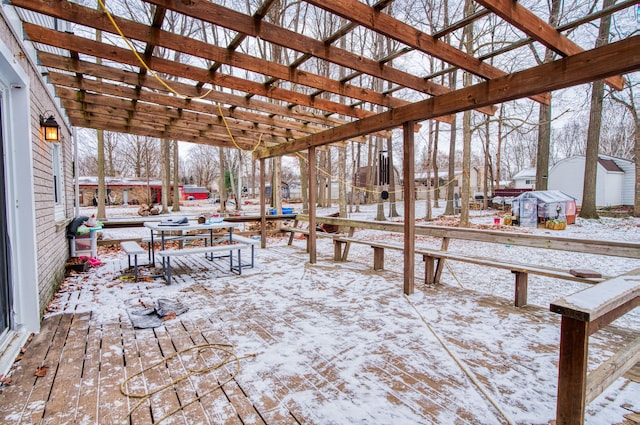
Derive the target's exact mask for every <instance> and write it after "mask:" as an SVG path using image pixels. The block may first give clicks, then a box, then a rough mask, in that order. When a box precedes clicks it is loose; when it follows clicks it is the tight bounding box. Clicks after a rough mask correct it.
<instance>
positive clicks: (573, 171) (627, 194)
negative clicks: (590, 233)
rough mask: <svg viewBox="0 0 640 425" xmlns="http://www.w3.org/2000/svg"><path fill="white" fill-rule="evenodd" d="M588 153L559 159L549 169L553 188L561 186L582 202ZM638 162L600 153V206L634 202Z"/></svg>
mask: <svg viewBox="0 0 640 425" xmlns="http://www.w3.org/2000/svg"><path fill="white" fill-rule="evenodd" d="M584 167H585V157H584V156H581V155H579V156H572V157H569V158H565V159H563V160H561V161H558V163H557V164H555V165H554V166H553V167H552V168H551V170H550V171H549V189H554V190H561V191H562V192H564V193H566V194H568V195H571V196H573V197H574V198H576V203H577V204H578V205H582V189H583V185H584ZM634 184H635V166H634V163H633V162H632V161H629V160H626V159H620V158H613V157H610V156H607V155H599V156H598V169H597V174H596V206H598V207H608V206H617V205H633V201H634V199H633V198H634Z"/></svg>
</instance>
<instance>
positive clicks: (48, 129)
mask: <svg viewBox="0 0 640 425" xmlns="http://www.w3.org/2000/svg"><path fill="white" fill-rule="evenodd" d="M45 115H46V112H45ZM45 115H40V127H42V132H43V133H44V140H45V142H52V143H55V142H58V141H60V134H59V132H60V126H59V125H58V122H57V121H56V119H55V118H54V117H53V115H49V117H48V118H46V117H45Z"/></svg>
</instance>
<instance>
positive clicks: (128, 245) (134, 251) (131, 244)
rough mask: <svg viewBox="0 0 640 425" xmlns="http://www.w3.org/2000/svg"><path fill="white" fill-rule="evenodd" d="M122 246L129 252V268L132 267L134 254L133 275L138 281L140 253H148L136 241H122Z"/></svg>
mask: <svg viewBox="0 0 640 425" xmlns="http://www.w3.org/2000/svg"><path fill="white" fill-rule="evenodd" d="M120 248H122V250H123V251H124V252H125V253H126V254H127V258H128V260H129V268H131V256H133V264H134V266H133V277H134V279H135V281H136V282H137V281H138V255H143V254H145V253H146V251H145V250H144V248H142V247H141V246H140V245H138V243H137V242H135V241H124V242H120Z"/></svg>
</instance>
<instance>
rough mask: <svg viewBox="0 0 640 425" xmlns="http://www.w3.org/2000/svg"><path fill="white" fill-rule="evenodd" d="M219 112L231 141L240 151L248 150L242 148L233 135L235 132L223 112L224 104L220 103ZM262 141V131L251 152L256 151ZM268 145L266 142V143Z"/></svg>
mask: <svg viewBox="0 0 640 425" xmlns="http://www.w3.org/2000/svg"><path fill="white" fill-rule="evenodd" d="M218 112H219V113H220V118H222V122H223V123H224V126H225V128H226V129H227V133H228V134H229V137H230V138H231V142H233V145H234V146H235V147H236V148H237V149H238V150H240V151H243V152H244V151H246V150H245V149H242V148H241V147H240V146H238V144H237V143H236V139H235V138H234V137H233V134H231V128H229V124H227V119H226V118H225V117H224V114H223V113H222V106H221V105H220V104H219V103H218ZM261 142H262V133H260V138H259V139H258V143H257V144H256V145H255V146H254V147H253V149H251V151H250V152H251V153H253V152H255V151H256V149H258V147H259V146H260V143H261ZM265 145H266V143H265Z"/></svg>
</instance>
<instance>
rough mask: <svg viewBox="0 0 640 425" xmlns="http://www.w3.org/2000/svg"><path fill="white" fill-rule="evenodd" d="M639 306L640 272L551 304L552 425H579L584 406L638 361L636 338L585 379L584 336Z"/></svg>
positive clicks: (639, 347)
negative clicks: (555, 341) (554, 358)
mask: <svg viewBox="0 0 640 425" xmlns="http://www.w3.org/2000/svg"><path fill="white" fill-rule="evenodd" d="M638 306H640V269H635V270H633V271H631V272H629V273H627V274H624V275H622V276H617V277H615V278H613V279H609V280H607V281H605V282H602V283H599V284H597V285H595V286H592V287H590V288H587V289H585V290H583V291H580V292H577V293H575V294H572V295H569V296H568V297H565V298H561V299H559V300H557V301H554V302H553V303H551V305H550V310H551V311H552V312H554V313H559V314H561V315H562V322H561V325H560V361H559V364H558V400H557V410H556V424H557V425H572V424H582V423H584V413H585V408H586V405H587V404H589V403H590V402H591V401H593V400H594V399H595V398H596V397H597V396H598V395H600V394H601V393H602V392H603V391H604V390H605V389H606V388H607V387H608V386H609V385H611V384H612V383H613V382H614V381H615V380H616V379H618V378H619V377H620V376H622V375H624V374H625V373H626V372H627V371H628V370H629V369H630V368H632V367H633V366H634V365H635V364H636V363H638V362H639V361H640V338H636V339H635V340H634V341H632V342H631V343H630V344H628V345H627V346H625V347H623V348H622V349H621V350H619V351H618V352H617V353H615V354H614V355H613V356H611V357H610V358H609V359H608V360H607V361H606V362H604V363H602V364H601V365H600V366H599V367H598V368H597V369H595V370H593V371H592V372H589V373H587V371H588V363H589V336H590V335H592V334H593V333H595V332H596V331H598V330H599V329H602V328H604V327H605V326H607V325H608V324H610V323H611V322H613V321H614V320H616V319H617V318H619V317H620V316H622V315H624V314H625V313H627V312H629V311H631V310H633V309H634V308H636V307H638Z"/></svg>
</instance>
